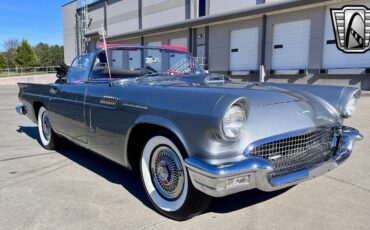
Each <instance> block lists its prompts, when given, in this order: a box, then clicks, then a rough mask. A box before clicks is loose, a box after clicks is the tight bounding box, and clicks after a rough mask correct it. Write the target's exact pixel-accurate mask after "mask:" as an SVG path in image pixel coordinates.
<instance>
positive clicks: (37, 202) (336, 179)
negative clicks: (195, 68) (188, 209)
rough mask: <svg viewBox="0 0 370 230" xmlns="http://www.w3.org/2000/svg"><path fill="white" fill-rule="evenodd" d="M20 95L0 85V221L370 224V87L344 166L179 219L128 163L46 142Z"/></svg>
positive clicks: (157, 225)
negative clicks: (20, 110)
mask: <svg viewBox="0 0 370 230" xmlns="http://www.w3.org/2000/svg"><path fill="white" fill-rule="evenodd" d="M17 103H18V99H17V87H14V86H6V87H3V86H2V87H0V220H1V222H0V229H177V230H179V229H192V230H195V229H254V230H255V229H369V226H370V151H369V147H370V93H364V95H363V97H362V98H361V100H360V103H359V107H358V111H357V113H356V114H355V116H354V117H353V118H351V119H350V120H349V121H348V122H346V124H347V125H351V126H354V127H356V128H358V129H359V130H360V131H361V132H362V134H363V135H364V136H365V139H364V140H362V141H361V142H359V143H357V145H356V146H355V149H354V153H353V155H352V157H351V158H350V159H349V160H348V161H347V162H346V163H345V164H343V165H342V166H341V167H339V168H337V169H336V170H334V171H332V172H330V173H328V174H327V175H324V176H321V177H319V178H316V179H314V180H311V181H308V182H305V183H302V184H299V185H297V186H295V187H293V188H291V189H287V190H283V191H278V192H273V193H265V192H260V191H257V190H252V191H246V192H243V193H239V194H236V195H231V196H228V197H224V198H218V199H214V201H213V203H212V205H211V206H210V207H209V208H208V209H207V210H206V212H205V213H204V214H201V215H199V216H197V217H194V218H193V219H191V220H188V221H183V222H176V221H173V220H170V219H167V218H165V217H163V216H161V215H160V214H158V213H157V212H156V211H155V210H154V208H153V207H152V205H151V204H150V202H149V200H148V198H147V197H146V196H145V192H144V190H143V188H142V185H141V182H140V180H139V178H138V177H137V176H136V175H135V174H133V173H131V172H130V171H128V170H126V169H124V168H122V167H120V166H117V165H116V164H114V163H112V162H110V161H108V160H106V159H103V158H101V157H99V156H97V155H94V154H92V153H90V152H88V151H86V150H84V149H81V148H79V147H77V146H75V145H73V144H70V143H68V142H66V144H65V145H64V147H63V148H62V149H60V150H58V151H47V150H45V149H43V148H42V147H41V146H40V144H39V143H38V132H37V127H36V125H35V124H33V123H32V122H31V121H29V120H28V119H27V118H26V117H24V116H19V115H17V114H16V112H15V111H14V106H15V105H16V104H17Z"/></svg>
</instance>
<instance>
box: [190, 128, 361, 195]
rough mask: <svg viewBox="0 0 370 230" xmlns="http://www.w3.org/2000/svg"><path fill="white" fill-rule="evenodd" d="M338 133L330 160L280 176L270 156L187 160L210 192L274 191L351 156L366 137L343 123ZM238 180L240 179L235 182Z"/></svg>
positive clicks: (195, 182) (198, 184)
mask: <svg viewBox="0 0 370 230" xmlns="http://www.w3.org/2000/svg"><path fill="white" fill-rule="evenodd" d="M298 133H301V132H300V131H298ZM337 134H338V137H339V145H338V148H337V150H336V152H335V153H334V155H333V156H332V157H331V158H330V159H329V160H327V161H325V162H323V163H320V164H317V165H314V166H312V167H310V168H306V169H304V170H301V171H298V172H294V173H291V174H289V175H285V176H281V177H276V178H270V177H268V173H269V172H271V171H272V170H273V169H272V165H271V163H270V162H269V161H268V160H265V159H263V158H259V157H248V156H247V157H246V158H245V160H242V161H239V162H235V163H231V164H227V165H210V164H207V163H204V162H202V161H200V160H196V159H193V158H187V159H186V160H185V161H186V166H187V168H188V170H189V175H190V178H191V181H192V183H193V185H194V186H195V188H197V189H198V190H200V191H202V192H204V193H206V194H208V195H210V196H213V197H221V196H226V195H229V194H233V193H237V192H240V191H244V190H249V189H253V188H257V189H260V190H262V191H274V190H279V189H282V188H286V187H289V186H292V185H295V184H298V183H300V182H303V181H306V180H309V179H312V178H315V177H318V176H320V175H323V174H325V173H327V172H328V171H331V170H333V169H334V168H336V167H338V166H339V165H340V164H342V163H343V162H344V161H345V160H346V159H348V157H349V156H350V155H351V153H352V149H353V145H354V143H355V142H356V141H358V140H361V139H362V138H363V136H362V135H361V134H360V133H359V131H358V130H356V129H354V128H351V127H341V128H340V129H338V130H337ZM235 181H237V182H238V183H234V182H235Z"/></svg>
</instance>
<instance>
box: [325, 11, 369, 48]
mask: <svg viewBox="0 0 370 230" xmlns="http://www.w3.org/2000/svg"><path fill="white" fill-rule="evenodd" d="M330 11H331V17H332V22H333V27H334V33H335V38H336V44H337V47H338V49H340V50H342V51H343V52H345V53H364V52H366V51H368V50H370V9H368V8H367V7H366V6H344V7H343V8H342V9H331V10H330Z"/></svg>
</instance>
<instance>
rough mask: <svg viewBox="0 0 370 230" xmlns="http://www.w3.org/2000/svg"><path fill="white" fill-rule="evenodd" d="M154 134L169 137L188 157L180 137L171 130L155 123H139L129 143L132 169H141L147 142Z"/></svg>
mask: <svg viewBox="0 0 370 230" xmlns="http://www.w3.org/2000/svg"><path fill="white" fill-rule="evenodd" d="M154 135H163V136H165V137H167V138H169V139H170V140H171V141H172V142H174V144H175V145H176V146H177V148H178V149H179V151H180V152H181V154H182V156H183V157H186V156H187V154H186V150H185V148H184V145H183V144H182V142H181V141H180V139H179V138H178V137H177V136H176V134H174V133H173V132H172V131H171V130H169V129H167V128H165V127H163V126H159V125H153V124H138V125H136V126H135V127H133V128H132V130H131V132H130V136H129V140H128V145H127V159H128V163H129V166H130V167H131V169H133V170H135V171H138V170H139V169H140V167H139V166H140V158H141V153H142V150H143V148H144V145H145V144H146V142H147V141H148V140H149V139H150V138H151V137H153V136H154Z"/></svg>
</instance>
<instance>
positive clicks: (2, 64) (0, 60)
mask: <svg viewBox="0 0 370 230" xmlns="http://www.w3.org/2000/svg"><path fill="white" fill-rule="evenodd" d="M7 67H8V59H7V58H6V56H5V55H4V54H2V53H0V69H5V68H7Z"/></svg>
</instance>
